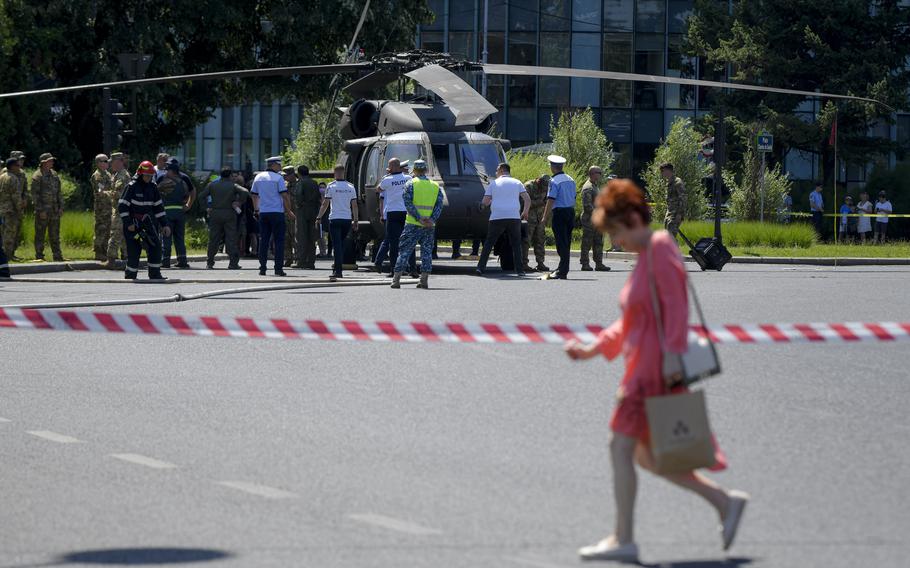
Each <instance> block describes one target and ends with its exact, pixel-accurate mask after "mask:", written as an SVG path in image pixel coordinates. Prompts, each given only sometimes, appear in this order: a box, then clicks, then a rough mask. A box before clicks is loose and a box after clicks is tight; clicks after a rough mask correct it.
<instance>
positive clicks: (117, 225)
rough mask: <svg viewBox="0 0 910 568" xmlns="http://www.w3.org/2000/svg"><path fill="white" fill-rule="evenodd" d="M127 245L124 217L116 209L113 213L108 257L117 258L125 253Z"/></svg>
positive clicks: (109, 258)
mask: <svg viewBox="0 0 910 568" xmlns="http://www.w3.org/2000/svg"><path fill="white" fill-rule="evenodd" d="M125 250H126V246H125V245H124V244H123V219H121V217H120V214H119V213H118V212H117V210H116V209H114V212H113V213H112V214H111V240H110V241H108V244H107V259H108V260H117V259H118V258H121V257H122V256H125V255H124V252H125Z"/></svg>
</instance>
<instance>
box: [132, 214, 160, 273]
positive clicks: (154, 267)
mask: <svg viewBox="0 0 910 568" xmlns="http://www.w3.org/2000/svg"><path fill="white" fill-rule="evenodd" d="M128 223H129V222H128ZM127 226H129V225H128V224H125V225H124V226H123V242H124V243H126V275H127V276H130V277H135V275H136V274H137V273H138V272H139V257H140V256H141V255H142V249H143V248H144V249H145V256H146V257H147V258H148V272H149V276H160V275H161V244H160V242H159V244H158V245H157V246H149V245H148V243H147V242H145V241H144V240H143V239H137V238H136V233H135V232H133V231H129V230H127Z"/></svg>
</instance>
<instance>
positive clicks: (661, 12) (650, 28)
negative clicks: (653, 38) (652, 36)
mask: <svg viewBox="0 0 910 568" xmlns="http://www.w3.org/2000/svg"><path fill="white" fill-rule="evenodd" d="M637 4H638V10H637V11H636V14H635V31H637V32H646V33H659V34H662V33H664V32H665V31H666V29H665V27H664V16H665V15H666V14H665V10H666V7H667V5H666V0H637Z"/></svg>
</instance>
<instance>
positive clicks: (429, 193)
mask: <svg viewBox="0 0 910 568" xmlns="http://www.w3.org/2000/svg"><path fill="white" fill-rule="evenodd" d="M412 185H413V187H414V207H416V208H417V212H418V213H420V216H421V217H430V216H432V215H433V208H434V207H436V199H437V198H438V197H439V184H438V183H436V182H435V181H432V180H428V179H422V178H414V181H413V182H412ZM405 222H406V223H407V224H408V225H420V221H418V220H417V219H416V218H414V217H413V216H412V215H411V214H410V213H408V217H407V220H406V221H405Z"/></svg>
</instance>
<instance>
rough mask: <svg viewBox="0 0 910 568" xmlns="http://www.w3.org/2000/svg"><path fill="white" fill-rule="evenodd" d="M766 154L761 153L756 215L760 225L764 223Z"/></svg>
mask: <svg viewBox="0 0 910 568" xmlns="http://www.w3.org/2000/svg"><path fill="white" fill-rule="evenodd" d="M767 155H768V153H767V152H762V153H761V211H760V212H759V214H758V220H759V222H761V223H764V222H765V156H767Z"/></svg>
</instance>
